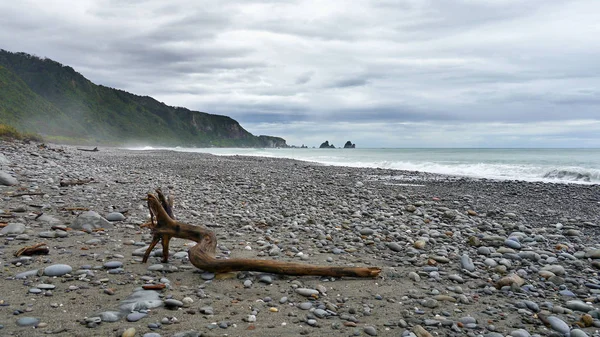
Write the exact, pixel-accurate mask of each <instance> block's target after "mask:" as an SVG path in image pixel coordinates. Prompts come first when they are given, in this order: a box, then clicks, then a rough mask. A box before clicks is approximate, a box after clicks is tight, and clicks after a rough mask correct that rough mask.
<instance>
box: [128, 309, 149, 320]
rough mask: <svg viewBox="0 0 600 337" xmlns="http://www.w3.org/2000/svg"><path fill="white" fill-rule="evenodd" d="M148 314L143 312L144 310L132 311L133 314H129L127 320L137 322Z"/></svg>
mask: <svg viewBox="0 0 600 337" xmlns="http://www.w3.org/2000/svg"><path fill="white" fill-rule="evenodd" d="M147 315H148V314H146V313H143V312H137V311H135V312H132V313H131V314H129V315H127V322H137V321H139V320H140V319H142V318H144V317H146V316H147Z"/></svg>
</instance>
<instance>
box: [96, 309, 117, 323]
mask: <svg viewBox="0 0 600 337" xmlns="http://www.w3.org/2000/svg"><path fill="white" fill-rule="evenodd" d="M98 316H100V319H102V322H116V321H118V320H120V319H121V316H122V315H121V313H120V312H118V311H104V312H101V313H100V314H99V315H98Z"/></svg>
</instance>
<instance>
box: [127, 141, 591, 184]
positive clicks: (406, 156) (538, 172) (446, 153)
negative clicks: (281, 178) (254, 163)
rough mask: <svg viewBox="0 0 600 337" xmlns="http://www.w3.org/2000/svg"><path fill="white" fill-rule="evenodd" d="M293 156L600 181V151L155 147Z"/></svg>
mask: <svg viewBox="0 0 600 337" xmlns="http://www.w3.org/2000/svg"><path fill="white" fill-rule="evenodd" d="M136 150H173V151H179V152H202V153H211V154H214V155H224V156H227V155H245V156H260V157H272V158H290V159H298V160H304V161H310V162H314V163H320V164H324V165H335V166H349V167H369V168H384V169H393V170H405V171H420V172H430V173H438V174H446V175H453V176H463V177H474V178H487V179H499V180H524V181H543V182H562V183H580V184H600V149H352V150H344V149H246V148H243V149H235V148H200V149H198V148H179V147H178V148H155V147H149V146H148V147H142V148H136Z"/></svg>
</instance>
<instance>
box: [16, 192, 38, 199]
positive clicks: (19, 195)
mask: <svg viewBox="0 0 600 337" xmlns="http://www.w3.org/2000/svg"><path fill="white" fill-rule="evenodd" d="M44 194H47V193H45V192H19V193H14V194H11V195H9V197H11V198H14V197H22V196H24V195H44Z"/></svg>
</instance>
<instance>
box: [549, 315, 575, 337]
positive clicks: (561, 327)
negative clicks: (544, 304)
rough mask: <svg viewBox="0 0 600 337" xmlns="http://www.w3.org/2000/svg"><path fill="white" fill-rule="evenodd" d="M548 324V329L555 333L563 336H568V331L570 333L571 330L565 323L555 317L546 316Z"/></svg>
mask: <svg viewBox="0 0 600 337" xmlns="http://www.w3.org/2000/svg"><path fill="white" fill-rule="evenodd" d="M547 319H548V323H550V327H551V328H552V329H554V330H555V331H558V332H560V333H562V334H564V335H566V334H568V333H569V331H571V328H569V325H568V324H567V323H565V321H563V320H562V319H560V318H558V317H556V316H548V318H547Z"/></svg>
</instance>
